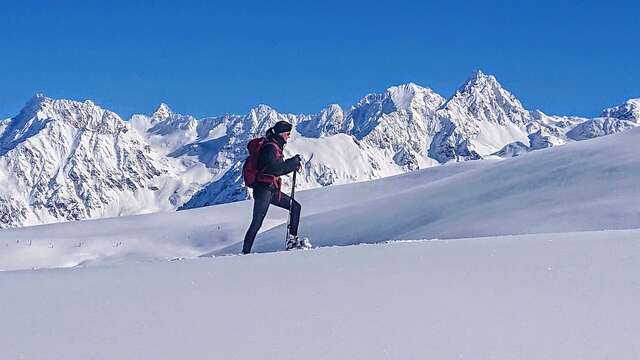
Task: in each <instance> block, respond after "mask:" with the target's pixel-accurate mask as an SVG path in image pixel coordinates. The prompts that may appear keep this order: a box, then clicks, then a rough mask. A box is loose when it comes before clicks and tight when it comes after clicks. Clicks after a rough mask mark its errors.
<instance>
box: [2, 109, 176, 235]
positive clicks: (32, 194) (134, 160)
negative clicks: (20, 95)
mask: <svg viewBox="0 0 640 360" xmlns="http://www.w3.org/2000/svg"><path fill="white" fill-rule="evenodd" d="M0 155H1V156H0V169H1V172H2V177H1V178H0V188H1V189H2V195H0V219H1V220H0V221H1V225H2V226H3V227H12V226H20V225H31V224H40V223H45V222H52V221H64V220H79V219H87V218H95V217H103V216H117V215H120V214H122V213H131V212H138V211H143V210H148V211H158V210H168V209H170V208H171V207H172V206H173V205H172V204H171V203H170V201H169V200H168V199H161V198H159V197H157V196H156V195H157V194H156V192H155V191H154V190H152V189H151V188H150V186H151V181H152V180H154V179H157V178H160V177H162V176H163V175H166V174H168V173H169V169H168V166H167V165H166V164H165V163H164V161H163V159H162V157H160V156H158V154H155V153H154V152H153V150H152V149H151V148H150V147H149V146H148V144H147V142H146V141H145V139H144V138H142V137H141V136H140V135H139V134H138V133H137V132H136V131H135V130H133V129H132V128H131V127H130V126H129V125H128V124H127V123H125V122H124V121H122V120H121V119H120V117H118V115H116V114H114V113H113V112H110V111H106V110H103V109H101V108H100V107H98V106H96V105H95V104H93V103H92V102H90V101H85V102H82V103H80V102H75V101H68V100H53V99H49V98H46V97H43V96H36V97H34V98H33V99H31V100H30V101H29V102H28V103H27V105H26V106H25V108H24V109H23V110H22V111H21V112H20V114H18V115H17V116H16V117H14V118H12V119H10V120H9V121H7V122H6V123H4V126H3V128H2V133H1V134H0ZM151 199H153V200H151ZM151 203H152V204H151Z"/></svg>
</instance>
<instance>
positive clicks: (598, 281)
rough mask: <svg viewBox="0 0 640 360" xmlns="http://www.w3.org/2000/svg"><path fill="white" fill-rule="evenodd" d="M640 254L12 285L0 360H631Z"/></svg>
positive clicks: (263, 263)
mask: <svg viewBox="0 0 640 360" xmlns="http://www.w3.org/2000/svg"><path fill="white" fill-rule="evenodd" d="M461 226H462V225H461ZM639 239H640V231H639V230H618V231H603V232H590V233H565V234H538V235H528V236H522V235H521V236H507V237H495V238H479V239H468V240H451V241H417V242H395V243H387V244H384V245H366V246H353V247H332V248H323V249H317V250H311V251H301V252H290V253H284V252H280V253H272V254H258V255H248V256H230V257H221V258H214V259H200V260H187V261H175V262H152V263H146V264H127V265H122V266H116V267H108V266H107V267H95V268H75V269H58V270H42V271H23V272H5V273H0V289H2V297H1V298H0V304H1V306H0V319H2V321H1V322H0V358H1V359H8V360H9V359H29V360H46V359H52V360H53V359H56V360H57V359H95V360H99V359H109V360H111V359H122V360H126V359H136V360H146V359H153V360H155V359H251V360H253V359H279V360H286V359H296V360H299V359H311V360H313V359H500V360H502V359H519V360H528V359H581V360H589V359H593V360H601V359H616V360H636V359H638V358H640V341H639V340H638V334H639V333H640V311H638V303H640V279H639V278H638V264H639V263H640V240H639Z"/></svg>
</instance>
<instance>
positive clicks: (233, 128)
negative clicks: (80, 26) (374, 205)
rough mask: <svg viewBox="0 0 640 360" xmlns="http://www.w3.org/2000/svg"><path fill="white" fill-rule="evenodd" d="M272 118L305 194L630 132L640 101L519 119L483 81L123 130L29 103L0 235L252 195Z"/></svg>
mask: <svg viewBox="0 0 640 360" xmlns="http://www.w3.org/2000/svg"><path fill="white" fill-rule="evenodd" d="M279 120H286V121H289V122H291V123H292V124H294V125H295V130H294V132H293V134H292V138H291V140H290V142H289V143H288V144H287V146H286V148H285V155H286V156H292V155H293V154H301V155H302V157H303V160H304V161H303V162H304V171H303V173H302V174H301V176H300V177H299V187H300V188H301V189H309V188H315V187H321V186H329V185H334V184H345V183H351V182H358V181H367V180H372V179H377V178H382V177H386V176H391V175H396V174H401V173H405V172H408V171H412V170H417V169H421V168H426V167H431V166H438V165H441V164H446V163H448V162H452V161H453V162H458V161H467V160H479V159H487V158H505V157H513V156H519V155H522V154H525V153H528V152H531V151H534V150H540V149H544V148H549V147H553V146H559V145H563V144H566V143H568V142H572V141H581V140H586V139H591V138H594V137H599V136H603V135H609V134H612V133H617V132H621V131H624V130H627V129H629V128H633V127H636V126H638V124H639V123H640V99H630V100H628V101H626V102H625V103H624V104H621V105H619V106H615V107H611V108H607V109H604V110H603V111H602V113H601V114H600V116H599V117H596V118H591V119H589V118H583V117H576V116H557V115H547V114H544V113H543V112H541V111H539V110H527V109H525V108H524V106H523V105H522V104H521V102H520V101H519V100H518V99H517V98H516V97H515V96H514V95H513V94H511V93H510V92H509V91H508V90H506V89H505V88H504V87H502V86H501V84H500V83H499V82H498V81H497V80H496V78H495V77H494V76H491V75H487V74H484V73H482V72H481V71H477V72H475V73H474V74H473V75H472V76H471V77H470V79H469V80H468V81H467V82H465V84H463V85H462V86H461V87H460V88H459V89H458V90H457V91H456V92H455V94H453V95H452V96H450V97H449V98H444V97H442V96H441V95H439V94H437V93H436V92H434V91H433V90H431V89H429V88H425V87H421V86H419V85H416V84H413V83H409V84H403V85H399V86H393V87H390V88H388V89H387V90H385V91H384V92H383V93H379V94H369V95H367V96H365V97H364V98H362V99H361V100H360V101H359V102H357V103H356V104H355V105H353V106H351V107H350V108H349V109H343V108H342V107H340V106H339V105H336V104H332V105H329V106H327V107H326V108H324V109H322V110H321V111H320V112H319V113H317V114H313V115H305V114H298V115H295V114H286V113H280V112H278V111H276V110H275V109H273V108H271V107H269V106H267V105H259V106H257V107H254V108H252V109H251V110H250V111H249V112H248V113H247V114H245V115H232V114H226V115H222V116H216V117H207V118H202V119H196V118H195V117H193V116H190V115H181V114H177V113H175V112H174V111H172V110H171V108H170V107H169V106H168V105H166V104H161V105H160V106H159V107H158V108H157V110H156V111H155V112H154V113H153V114H151V115H134V116H132V117H131V119H129V120H128V121H125V120H123V119H122V118H121V117H119V116H118V115H117V114H115V113H114V112H112V111H109V110H106V109H102V108H101V107H99V106H98V105H96V104H94V103H93V102H91V101H84V102H77V101H71V100H59V99H52V98H48V97H46V96H43V95H36V96H34V97H33V98H32V99H30V100H29V101H28V102H27V104H26V105H25V107H24V108H23V109H22V110H21V111H20V113H19V114H18V115H16V116H15V117H13V118H10V119H6V120H3V121H0V227H1V228H9V227H20V226H28V225H37V224H44V223H50V222H60V221H70V220H81V219H92V218H101V217H112V216H121V215H131V214H142V213H150V212H159V211H173V210H177V209H188V208H194V207H200V206H206V205H212V204H220V203H227V202H233V201H237V200H242V199H246V198H249V197H250V196H251V193H250V190H249V189H247V188H245V187H244V186H243V184H242V178H241V167H242V161H243V160H244V159H245V158H246V156H247V152H246V144H247V142H248V141H249V140H250V139H251V138H254V137H257V136H260V135H262V134H263V133H264V132H265V131H266V130H267V129H268V128H269V127H270V126H271V125H273V124H274V123H275V122H276V121H279ZM284 185H285V187H287V186H288V185H289V184H288V179H285V183H284Z"/></svg>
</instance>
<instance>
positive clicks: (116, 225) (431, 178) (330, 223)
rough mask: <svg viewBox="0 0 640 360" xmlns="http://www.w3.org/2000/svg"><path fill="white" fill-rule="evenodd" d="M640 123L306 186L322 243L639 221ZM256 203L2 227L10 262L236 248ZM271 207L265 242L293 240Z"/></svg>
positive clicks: (70, 262)
mask: <svg viewBox="0 0 640 360" xmlns="http://www.w3.org/2000/svg"><path fill="white" fill-rule="evenodd" d="M639 139H640V129H633V130H630V131H627V132H624V133H620V134H615V135H612V136H608V137H602V138H597V139H592V140H586V141H582V142H575V143H571V144H568V145H565V146H561V147H554V148H550V149H545V150H540V151H535V152H530V153H526V154H523V155H520V156H518V157H515V158H511V159H505V160H485V161H473V162H462V163H450V164H447V165H444V166H438V167H432V168H429V169H424V170H419V171H415V172H411V173H407V174H403V175H399V176H394V177H387V178H384V179H379V180H375V181H369V182H363V183H358V184H348V185H342V186H333V187H327V188H322V189H314V190H309V191H303V192H301V193H300V194H299V195H298V198H299V199H300V202H301V203H302V205H303V207H302V216H303V217H302V220H301V227H300V231H301V233H302V234H303V235H308V236H310V238H311V239H312V240H313V242H314V244H315V245H318V246H329V245H349V244H358V243H375V242H383V241H388V240H398V239H423V238H428V239H431V238H440V239H446V238H464V237H474V236H493V235H508V234H528V233H544V232H565V231H589V230H603V229H630V228H640V209H639V208H638V205H637V199H640V181H639V179H640V157H638V155H637V154H638V152H639V151H640V141H639ZM251 206H252V203H251V202H250V201H243V202H237V203H233V204H224V205H218V206H212V207H207V208H200V209H193V210H186V211H181V212H177V213H163V214H149V215H141V216H134V217H123V218H113V219H104V220H93V221H82V222H77V223H65V224H55V225H44V226H35V227H29V228H22V229H9V230H3V231H0V248H1V249H3V251H2V252H0V269H5V270H7V269H28V268H32V267H60V266H74V265H77V264H84V265H91V264H103V263H105V262H106V263H109V262H120V261H127V260H130V259H138V260H139V259H168V258H173V257H195V256H199V255H203V254H213V255H220V254H230V253H238V252H239V250H240V247H241V241H242V238H243V235H244V232H245V231H246V228H247V226H248V224H249V222H250V217H251ZM286 215H287V213H286V212H285V211H283V210H281V209H277V208H273V209H271V210H270V212H269V216H268V217H267V219H266V221H265V225H264V227H263V233H261V234H259V236H258V239H257V240H256V243H255V250H256V251H259V252H265V251H278V250H282V248H283V236H284V233H285V225H284V224H285V221H286Z"/></svg>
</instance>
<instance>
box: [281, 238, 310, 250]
mask: <svg viewBox="0 0 640 360" xmlns="http://www.w3.org/2000/svg"><path fill="white" fill-rule="evenodd" d="M286 247H287V250H293V249H309V248H311V243H310V242H309V239H308V238H306V237H305V238H299V237H298V236H297V235H291V234H290V235H289V236H287V244H286Z"/></svg>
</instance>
